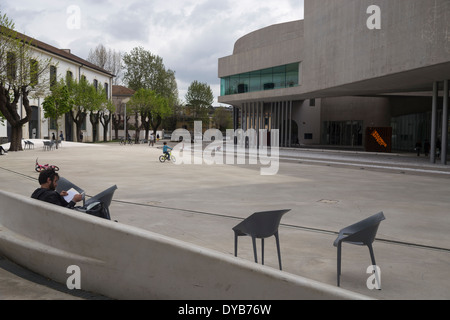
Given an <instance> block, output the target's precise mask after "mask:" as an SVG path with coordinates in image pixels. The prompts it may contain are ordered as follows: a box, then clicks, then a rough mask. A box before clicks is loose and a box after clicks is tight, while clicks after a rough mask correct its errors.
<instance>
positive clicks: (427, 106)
mask: <svg viewBox="0 0 450 320" xmlns="http://www.w3.org/2000/svg"><path fill="white" fill-rule="evenodd" d="M304 11H305V18H304V20H298V21H292V22H287V23H282V24H277V25H272V26H268V27H266V28H263V29H260V30H256V31H254V32H252V33H250V34H247V35H245V36H243V37H242V38H240V39H239V40H237V42H236V43H235V46H234V51H233V54H232V55H230V56H227V57H223V58H220V59H219V68H218V69H219V70H218V74H219V78H220V79H221V95H220V97H219V102H221V103H225V104H229V105H232V106H233V109H234V117H233V118H234V127H235V129H238V128H242V129H244V130H247V129H249V128H253V129H256V130H259V129H267V130H268V131H269V135H270V131H271V130H273V129H279V130H280V134H279V136H280V141H279V142H280V146H285V147H293V146H299V145H324V146H339V147H346V148H348V147H352V148H361V149H362V148H365V149H366V150H368V151H380V152H391V151H392V150H396V151H413V150H414V148H415V146H416V144H417V143H420V144H421V146H422V147H423V146H424V145H425V144H428V145H429V146H430V149H431V150H430V151H431V160H432V161H433V162H434V161H436V158H435V157H436V156H435V154H436V153H435V152H433V151H442V153H443V155H444V154H445V155H446V154H447V152H448V147H447V146H448V141H449V140H448V137H449V128H448V96H449V93H448V92H449V90H448V81H449V79H450V1H448V0H434V1H426V0H396V1H392V0H320V1H316V0H305V1H304ZM446 158H447V157H446V156H443V157H442V161H443V162H445V161H446Z"/></svg>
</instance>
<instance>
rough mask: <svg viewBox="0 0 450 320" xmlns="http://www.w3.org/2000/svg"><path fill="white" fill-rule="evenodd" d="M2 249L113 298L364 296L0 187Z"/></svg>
mask: <svg viewBox="0 0 450 320" xmlns="http://www.w3.org/2000/svg"><path fill="white" fill-rule="evenodd" d="M0 203H1V204H2V206H1V207H0V253H2V254H3V255H4V256H5V257H7V258H9V259H10V260H12V261H14V262H15V263H17V264H19V265H22V266H24V267H26V268H28V269H30V270H32V271H34V272H36V273H39V274H41V275H43V276H45V277H48V278H50V279H53V280H55V281H57V282H60V283H63V284H65V283H66V281H67V279H68V278H69V277H70V276H71V274H70V273H67V269H68V267H69V266H73V265H76V266H78V267H79V268H80V270H81V278H80V279H81V289H83V290H85V291H90V292H95V293H98V294H102V295H104V296H107V297H110V298H115V299H166V300H177V299H189V300H197V299H198V300H267V299H271V300H299V299H321V300H322V299H323V300H324V299H369V298H368V297H366V296H363V295H360V294H357V293H353V292H349V291H346V290H343V289H340V288H337V287H333V286H330V285H326V284H323V283H320V282H316V281H312V280H309V279H305V278H302V277H299V276H294V275H292V274H289V273H285V272H281V271H278V270H275V269H272V268H269V267H265V266H261V265H258V264H255V263H252V262H249V261H246V260H242V259H239V258H235V257H233V256H230V255H227V254H222V253H219V252H215V251H212V250H209V249H205V248H201V247H198V246H194V245H190V244H187V243H184V242H182V241H178V240H174V239H171V238H167V237H164V236H161V235H158V234H155V233H152V232H148V231H146V230H142V229H138V228H134V227H130V226H126V225H122V224H120V223H116V222H111V221H107V220H103V219H99V218H96V217H92V216H89V215H86V214H83V213H79V212H76V211H73V210H70V209H65V208H60V207H57V206H55V205H51V204H47V203H45V202H41V201H37V200H34V199H31V198H26V197H23V196H20V195H15V194H11V193H8V192H3V191H0Z"/></svg>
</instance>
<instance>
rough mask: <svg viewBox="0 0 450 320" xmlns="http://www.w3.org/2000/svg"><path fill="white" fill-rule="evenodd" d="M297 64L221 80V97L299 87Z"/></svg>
mask: <svg viewBox="0 0 450 320" xmlns="http://www.w3.org/2000/svg"><path fill="white" fill-rule="evenodd" d="M299 66H300V64H299V63H292V64H288V65H284V66H278V67H273V68H268V69H263V70H257V71H252V72H247V73H241V74H238V75H233V76H229V77H225V78H222V79H221V85H220V87H221V93H220V94H221V95H222V96H227V95H231V94H240V93H246V92H256V91H264V90H273V89H282V88H289V87H295V86H298V85H299Z"/></svg>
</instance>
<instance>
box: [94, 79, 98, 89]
mask: <svg viewBox="0 0 450 320" xmlns="http://www.w3.org/2000/svg"><path fill="white" fill-rule="evenodd" d="M94 88H95V90H98V81H97V79H94Z"/></svg>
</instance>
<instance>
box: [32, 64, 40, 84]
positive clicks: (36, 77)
mask: <svg viewBox="0 0 450 320" xmlns="http://www.w3.org/2000/svg"><path fill="white" fill-rule="evenodd" d="M38 83H39V63H38V62H37V61H36V60H33V59H30V84H31V86H32V87H34V86H36V85H37V84H38Z"/></svg>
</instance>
